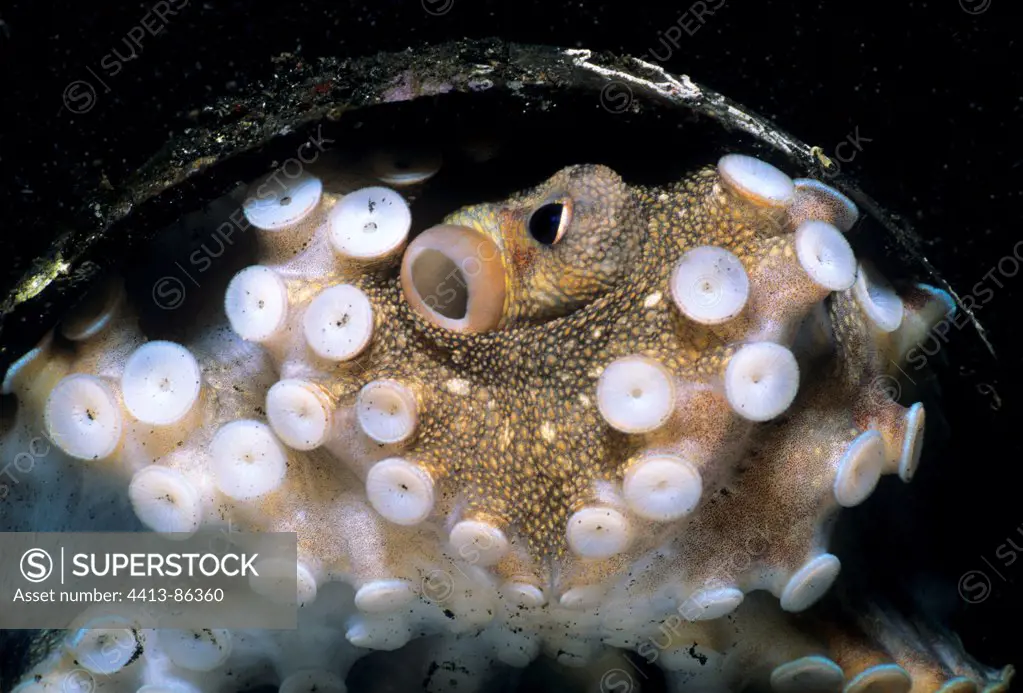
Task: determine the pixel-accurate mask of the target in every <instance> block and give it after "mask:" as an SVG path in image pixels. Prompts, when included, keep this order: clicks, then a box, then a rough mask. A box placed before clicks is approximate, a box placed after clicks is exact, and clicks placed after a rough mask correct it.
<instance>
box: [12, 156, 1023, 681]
mask: <svg viewBox="0 0 1023 693" xmlns="http://www.w3.org/2000/svg"><path fill="white" fill-rule="evenodd" d="M317 173H318V175H319V177H317V175H313V173H311V172H303V173H302V174H301V175H300V176H299V177H298V178H297V179H289V180H286V181H285V180H283V179H280V178H279V177H278V178H274V177H273V176H271V177H264V178H262V179H260V180H259V181H256V182H255V183H253V184H252V186H251V187H250V188H249V191H248V195H247V196H242V197H239V196H236V198H235V199H236V201H237V202H241V204H242V208H243V210H244V214H245V219H246V221H247V224H251V225H252V226H253V227H254V228H255V232H256V233H257V234H258V243H259V257H260V264H259V265H257V266H253V267H249V268H246V269H245V270H243V271H242V272H239V273H238V274H237V275H236V276H235V277H234V279H233V280H232V281H231V283H230V285H229V286H228V288H227V292H226V298H225V302H224V304H223V307H222V308H219V309H218V310H217V311H211V316H208V317H207V316H198V317H197V325H196V327H195V329H193V330H192V331H191V332H190V333H189V334H186V335H182V336H180V338H179V341H175V342H169V341H165V340H162V339H157V340H151V339H150V338H151V335H146V334H143V332H142V330H141V328H140V326H139V321H138V316H137V312H136V310H135V309H134V308H133V305H132V301H131V300H130V299H129V298H128V297H127V296H126V295H125V293H124V290H123V288H122V287H121V286H120V285H119V284H118V283H117V282H116V281H112V282H111V283H110V284H108V285H106V286H105V287H102V288H100V289H99V290H97V292H96V293H95V294H94V295H93V296H91V297H89V298H88V300H87V301H86V302H85V303H84V304H83V305H82V306H81V307H80V308H79V309H78V312H77V313H76V314H75V315H72V316H70V317H69V318H68V319H67V320H65V322H64V323H63V325H62V326H61V327H60V328H59V329H60V334H59V335H57V336H51V337H49V338H47V339H46V340H44V342H43V343H42V344H41V345H40V346H39V347H38V348H37V349H35V350H33V351H32V352H29V354H26V355H25V357H23V358H22V359H21V360H20V361H18V362H17V363H16V364H15V365H14V366H12V368H11V369H10V370H9V371H8V374H7V376H6V378H5V380H4V383H3V389H4V392H5V393H6V394H10V393H13V394H14V395H16V396H17V398H18V410H17V417H16V421H15V422H14V424H13V426H12V427H11V428H10V430H9V431H8V432H7V433H6V434H5V436H4V438H3V440H2V443H3V448H2V449H3V451H4V459H7V458H9V457H12V456H13V454H14V452H16V451H18V450H22V449H24V447H25V445H28V444H30V442H29V441H30V440H32V438H33V434H34V433H35V432H38V431H39V430H44V431H45V436H46V438H47V439H48V440H49V441H50V442H52V450H51V451H48V453H47V455H46V459H45V464H43V461H42V460H40V464H39V467H40V472H39V473H38V474H36V475H34V478H33V480H30V481H34V480H35V479H39V480H43V479H46V478H51V479H56V480H61V479H63V480H64V481H62V483H61V486H62V487H67V486H74V485H76V484H81V485H82V488H83V489H84V490H83V492H82V494H80V495H79V497H80V496H81V495H84V494H85V493H88V492H89V484H90V483H91V484H96V483H99V482H97V478H98V477H99V476H100V472H102V476H103V477H104V479H105V481H104V482H103V483H104V484H106V485H107V486H112V487H113V492H112V495H114V496H119V497H120V498H122V499H125V498H127V500H128V501H129V502H130V505H131V507H132V508H133V509H134V511H135V514H136V515H137V516H138V518H139V519H140V520H141V521H142V523H143V524H145V525H147V526H148V527H149V528H151V529H153V530H155V531H160V532H192V531H196V530H197V529H198V528H199V527H200V526H218V525H222V524H223V523H225V522H230V523H231V524H232V526H233V527H235V528H240V529H252V530H260V531H295V532H297V533H298V536H299V558H300V561H299V566H298V588H299V597H300V601H301V602H302V608H301V609H300V628H299V630H298V631H297V632H295V633H290V634H286V635H281V634H273V633H260V632H259V631H229V630H221V631H216V632H215V633H216V635H215V636H213V635H211V636H210V637H211V638H213V641H214V642H213V644H212V645H210V646H209V651H206V650H202V647H201V646H197V647H198V649H194V648H193V649H192V650H187V651H184V650H182V648H181V647H178V646H176V645H174V643H175V642H177V641H176V640H174V637H177V636H174V637H171V636H168V635H166V634H164V633H162V632H160V631H154V630H147V629H135V630H132V629H127V630H124V631H123V632H121V631H119V632H118V633H119V635H117V637H119V638H121V639H124V640H125V641H130V642H131V643H132V644H133V651H134V644H141V645H142V646H143V647H142V649H143V652H144V654H143V655H142V656H141V657H138V658H135V659H132V660H131V661H128V660H127V658H126V659H125V661H124V662H120V663H116V665H115V666H113V667H111V666H106V667H105V669H104V670H103V672H102V674H103V676H102V677H100V678H99V679H97V681H94V683H95V684H97V685H98V687H99V688H100V689H106V690H117V691H120V690H125V691H135V690H137V689H139V687H140V686H142V685H146V684H148V685H152V686H156V685H159V686H167V687H169V688H168V690H170V689H173V690H183V691H191V690H225V691H226V690H242V689H243V688H244V687H246V686H256V685H280V690H281V691H286V692H287V691H291V692H294V691H299V690H314V689H315V690H338V691H343V690H345V686H344V683H343V679H344V677H345V675H346V674H347V673H348V669H349V668H350V667H351V666H352V664H353V662H354V661H355V660H356V659H358V658H359V657H360V656H362V655H363V654H364V653H366V652H367V651H368V649H376V650H393V649H397V648H399V647H402V646H405V645H406V644H408V643H410V641H413V642H412V643H411V644H410V645H409V647H408V648H406V649H405V650H404V652H405V653H406V654H405V656H407V657H409V658H410V659H409V661H413V662H416V661H419V660H417V659H415V655H414V653H415V652H419V651H422V652H425V654H423V655H422V658H421V659H422V662H421V664H422V666H423V667H424V671H426V670H428V671H430V672H435V671H436V670H437V668H438V666H440V667H441V669H443V670H444V671H448V672H455V673H451V676H445V677H438V678H437V679H436V680H434V679H431V678H430V677H429V676H426V677H425V678H424V676H419V678H418V679H417V680H416V684H417V685H418V684H420V683H422V684H423V685H424V687H426V688H427V689H430V690H450V689H457V690H476V689H478V688H479V687H482V686H484V685H485V682H486V681H487V680H488V676H492V675H493V674H494V672H495V671H499V670H500V668H501V667H503V666H512V667H523V666H526V665H527V664H528V663H529V662H530V661H532V660H533V659H535V658H536V657H537V656H538V655H539V653H540V652H544V653H546V654H548V655H550V656H551V657H553V658H555V659H556V660H557V661H558V662H559V663H560V664H562V665H566V666H569V667H582V668H587V667H588V668H589V670H590V671H591V673H590V674H579V677H580V679H579V680H580V681H582V683H583V685H588V686H591V687H592V686H597V685H599V687H600V688H601V689H602V690H608V689H609V688H610V689H611V690H615V688H614V687H613V684H614V682H613V681H611V680H610V679H608V680H605V677H601V676H600V673H601V671H604V670H602V669H595V668H594V667H598V664H597V663H598V662H602V663H604V665H605V666H606V667H610V668H609V669H607V672H608V673H609V674H610V673H616V672H623V671H625V670H623V669H621V667H623V666H625V667H627V664H626V663H625V662H623V661H622V660H621V656H622V655H621V652H622V651H632V652H633V653H635V654H634V656H635V655H636V654H638V655H639V656H641V657H643V658H645V659H647V661H649V662H656V663H657V664H658V665H659V666H661V667H662V668H663V669H664V670H665V671H666V672H667V677H668V683H669V686H670V687H671V688H672V689H673V690H687V691H688V690H715V691H717V690H740V689H744V688H745V687H753V688H757V687H759V688H758V689H762V688H769V689H770V690H774V691H779V692H781V691H818V690H819V691H825V690H826V691H838V690H845V691H850V692H852V691H856V692H860V691H868V690H869V691H914V692H923V691H939V690H940V691H944V692H945V693H949V692H950V691H969V690H981V689H983V690H986V691H987V690H990V691H994V690H1004V689H1005V688H1006V687H1007V681H1008V678H1009V676H1010V675H1011V670H1009V669H1007V670H1006V671H1004V672H1001V673H999V672H995V671H993V670H990V669H988V668H986V667H984V666H982V665H980V664H977V663H976V662H974V661H973V660H972V659H971V658H969V657H968V655H966V654H965V653H963V652H962V651H961V649H960V648H959V646H958V643H957V642H955V641H954V640H953V639H952V637H951V636H949V635H947V634H944V633H940V632H937V631H935V630H933V629H931V630H928V629H926V628H924V627H923V626H920V627H919V628H915V627H912V626H907V625H906V622H904V621H902V620H899V619H900V617H898V616H897V615H895V614H894V613H892V612H890V611H882V610H878V612H877V613H878V614H881V617H875V618H873V619H872V620H869V622H867V621H864V622H860V621H858V620H857V619H856V618H854V617H851V616H843V617H841V618H838V619H831V618H824V617H815V616H814V615H813V614H814V611H813V610H811V611H810V612H809V613H810V616H809V617H808V618H802V617H803V616H805V615H801V616H800V617H799V618H797V617H795V616H793V615H792V614H794V613H795V612H803V611H806V610H807V609H809V608H810V607H811V606H812V605H813V604H814V603H815V602H817V601H818V600H819V599H820V598H821V597H822V596H823V595H824V594H825V593H826V592H827V591H828V589H829V588H830V587H831V585H832V583H833V582H834V580H835V579H836V577H837V575H838V573H839V570H840V561H839V559H838V557H836V556H834V555H833V554H831V553H828V550H827V549H828V540H829V536H830V532H831V526H832V520H833V519H834V516H835V514H836V513H837V511H838V510H839V509H840V508H841V507H843V506H852V505H856V504H858V503H860V502H862V501H863V500H865V499H866V498H867V497H868V496H869V495H870V494H871V492H872V491H873V490H874V488H875V486H876V484H877V483H878V480H879V477H880V476H882V475H883V474H898V475H899V477H900V478H901V479H902V480H903V481H909V480H910V479H911V477H912V475H913V473H914V471H915V469H916V466H917V463H918V462H919V459H920V452H921V445H922V438H923V425H924V411H923V407H922V405H921V404H919V403H917V404H913V405H912V406H911V407H908V408H907V407H904V406H902V405H900V404H899V403H897V402H895V401H894V400H893V399H892V398H891V397H890V395H889V393H888V391H889V389H890V388H888V387H887V385H888V384H889V383H891V382H894V381H895V379H896V378H897V377H898V372H899V370H898V369H899V365H900V364H901V363H902V362H903V361H904V360H905V356H906V354H907V352H908V351H909V350H910V349H911V348H912V347H913V346H915V345H916V344H917V343H919V342H920V341H921V340H922V339H923V338H925V336H926V335H927V333H928V331H929V330H930V329H931V328H932V327H933V326H934V325H935V324H937V323H938V322H940V321H941V320H943V319H946V317H947V316H948V315H949V314H950V312H951V311H952V310H953V309H954V306H953V304H952V303H951V301H950V300H949V298H948V296H947V295H945V294H944V293H943V292H941V291H938V290H936V289H933V288H931V287H928V286H925V285H912V286H909V287H908V288H906V289H904V290H902V291H901V292H896V291H895V290H894V289H893V288H892V287H891V286H890V285H888V283H887V282H886V281H885V280H884V279H882V278H880V277H879V276H877V274H876V271H875V270H873V269H872V267H871V266H870V265H869V264H868V263H857V262H856V259H855V257H854V255H853V253H852V250H851V249H850V247H849V245H848V243H847V242H846V240H845V238H844V236H843V234H844V233H845V232H848V231H849V230H850V229H851V228H852V227H853V225H854V224H855V222H856V220H857V217H858V212H857V211H856V208H855V206H854V205H853V204H852V202H851V201H849V200H848V199H847V198H845V197H844V196H843V195H841V193H839V192H838V191H836V190H834V189H832V188H830V187H828V186H826V185H823V184H821V183H819V182H817V181H813V180H809V179H802V180H797V181H792V180H791V179H790V178H789V177H788V176H787V175H785V174H784V173H783V172H781V171H780V170H778V169H776V168H774V167H773V166H771V165H769V164H767V163H765V162H762V161H759V160H757V159H754V158H751V157H746V156H742V155H735V154H731V155H727V156H725V157H723V158H722V159H721V160H720V161H719V162H718V164H717V166H714V167H707V168H703V169H700V170H698V171H696V172H695V173H693V174H691V175H689V176H688V177H686V178H685V179H684V180H682V181H680V182H678V183H676V184H673V185H670V186H667V187H664V188H646V187H637V186H631V185H628V184H626V183H625V182H624V181H623V180H622V178H621V177H620V176H619V175H618V174H616V173H615V172H614V171H612V170H610V169H608V168H606V167H604V166H595V165H582V166H572V167H569V168H566V169H564V170H562V171H560V172H558V173H557V174H555V175H554V176H553V177H552V178H550V179H549V180H548V181H546V182H544V183H543V184H541V185H539V186H538V187H536V188H534V189H532V190H529V191H526V192H523V193H520V194H517V195H515V196H513V197H511V198H509V199H508V200H505V201H503V202H499V203H493V204H481V205H476V206H472V207H467V208H463V209H461V210H459V211H457V212H455V213H453V214H451V215H449V216H448V217H447V218H446V219H445V220H444V223H443V224H441V225H439V226H435V227H432V228H430V229H427V230H425V231H424V232H422V233H421V234H419V235H418V236H416V237H415V238H414V239H413V240H412V241H411V242H408V238H407V236H408V231H409V226H410V219H409V212H408V207H407V205H406V203H405V202H404V200H403V199H402V197H401V195H399V194H398V193H397V192H395V191H394V190H391V189H387V188H380V187H371V188H360V189H358V190H354V191H352V189H353V188H354V187H356V186H355V185H353V184H350V183H347V184H337V183H331V180H332V179H331V178H330V176H329V175H328V174H326V173H320V172H317ZM275 186H276V187H275ZM332 186H333V187H334V188H335V189H331V187H332ZM243 197H244V202H242V199H243ZM154 295H155V294H154ZM213 313H216V314H213ZM225 317H226V320H225ZM83 412H84V413H85V415H83ZM33 450H34V448H33ZM33 454H34V453H33ZM93 471H95V473H92V472H93ZM47 475H50V476H49V477H47ZM71 479H74V481H70V480H71ZM46 488H47V489H48V490H46V491H43V490H40V489H39V488H37V487H33V486H32V484H31V483H22V484H18V485H16V486H14V487H13V488H9V489H7V491H6V493H8V494H11V495H13V496H14V498H13V499H12V500H14V501H22V500H24V501H26V502H28V501H35V502H41V501H49V502H57V501H58V500H61V499H58V498H55V497H54V495H53V494H54V491H53V490H52V489H53V486H52V485H50V486H48V487H46ZM66 493H70V492H66ZM109 493H110V492H109V491H108V494H109ZM46 494H49V495H46ZM70 495H74V494H73V493H70ZM63 500H66V499H63ZM71 505H72V504H69V506H68V507H70V506H71ZM6 507H7V508H10V507H13V505H11V504H9V505H8V506H6ZM12 522H13V520H11V519H10V518H9V517H8V520H7V521H6V522H5V524H11V523H12ZM768 593H769V594H768ZM882 617H883V618H882ZM843 619H844V620H843ZM885 619H888V621H889V622H890V623H888V622H885ZM879 624H880V625H879ZM207 633H209V631H207ZM433 634H441V635H442V637H441V638H439V639H436V638H434V639H426V640H421V636H425V635H433ZM115 635H116V634H115ZM179 635H180V634H179ZM115 639H116V638H115ZM83 642H85V643H87V644H85V645H83V644H82V643H83ZM88 643H93V644H91V645H90V644H88ZM83 647H84V648H86V649H87V648H88V647H95V643H94V640H89V639H88V638H84V639H83V636H82V634H81V633H80V632H79V633H77V634H74V635H73V636H69V638H68V641H67V643H66V644H65V645H64V646H63V647H62V648H58V650H57V651H55V652H54V653H53V654H51V655H50V656H49V657H48V658H47V659H45V660H44V661H42V662H40V663H38V664H37V665H36V666H35V667H34V669H33V670H32V671H31V672H29V676H28V677H27V678H26V680H25V683H23V684H22V686H21V687H19V688H18V689H17V690H19V691H37V690H39V691H43V690H57V689H59V688H60V687H61V686H62V685H64V683H65V682H66V676H67V672H68V671H70V670H72V669H74V668H75V667H76V666H77V663H78V662H81V661H83V660H87V659H88V657H86V656H83V651H82V648H83ZM410 648H411V649H410ZM417 648H418V649H417ZM211 652H215V653H216V656H213V655H211V654H210V653H211ZM410 652H411V653H413V654H409V653H410ZM694 653H695V654H694ZM85 654H88V652H86V653H85ZM211 657H212V661H214V665H212V666H211V665H210V661H211ZM199 660H202V661H201V666H200V664H197V662H198V661H199ZM254 662H257V663H258V664H254ZM608 662H610V664H608ZM445 664H448V665H450V666H448V667H447V668H445ZM415 667H416V665H415V664H413V665H412V668H413V669H415ZM108 669H113V671H108ZM416 671H418V669H417V670H416ZM592 671H597V674H596V676H593V675H592ZM227 672H230V673H227ZM392 675H393V676H398V675H399V674H398V673H393V674H392ZM383 676H384V678H382V679H381V683H380V685H381V686H384V685H386V683H387V681H386V676H387V675H383ZM587 676H589V679H586V677H587ZM62 677H64V678H62ZM630 678H631V677H630ZM598 679H599V680H598ZM633 684H635V681H633ZM175 686H176V687H177V688H174V687H175ZM65 690H66V688H65ZM146 690H147V691H149V690H155V689H149V688H147V689H146ZM159 690H165V689H163V688H161V689H159Z"/></svg>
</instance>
